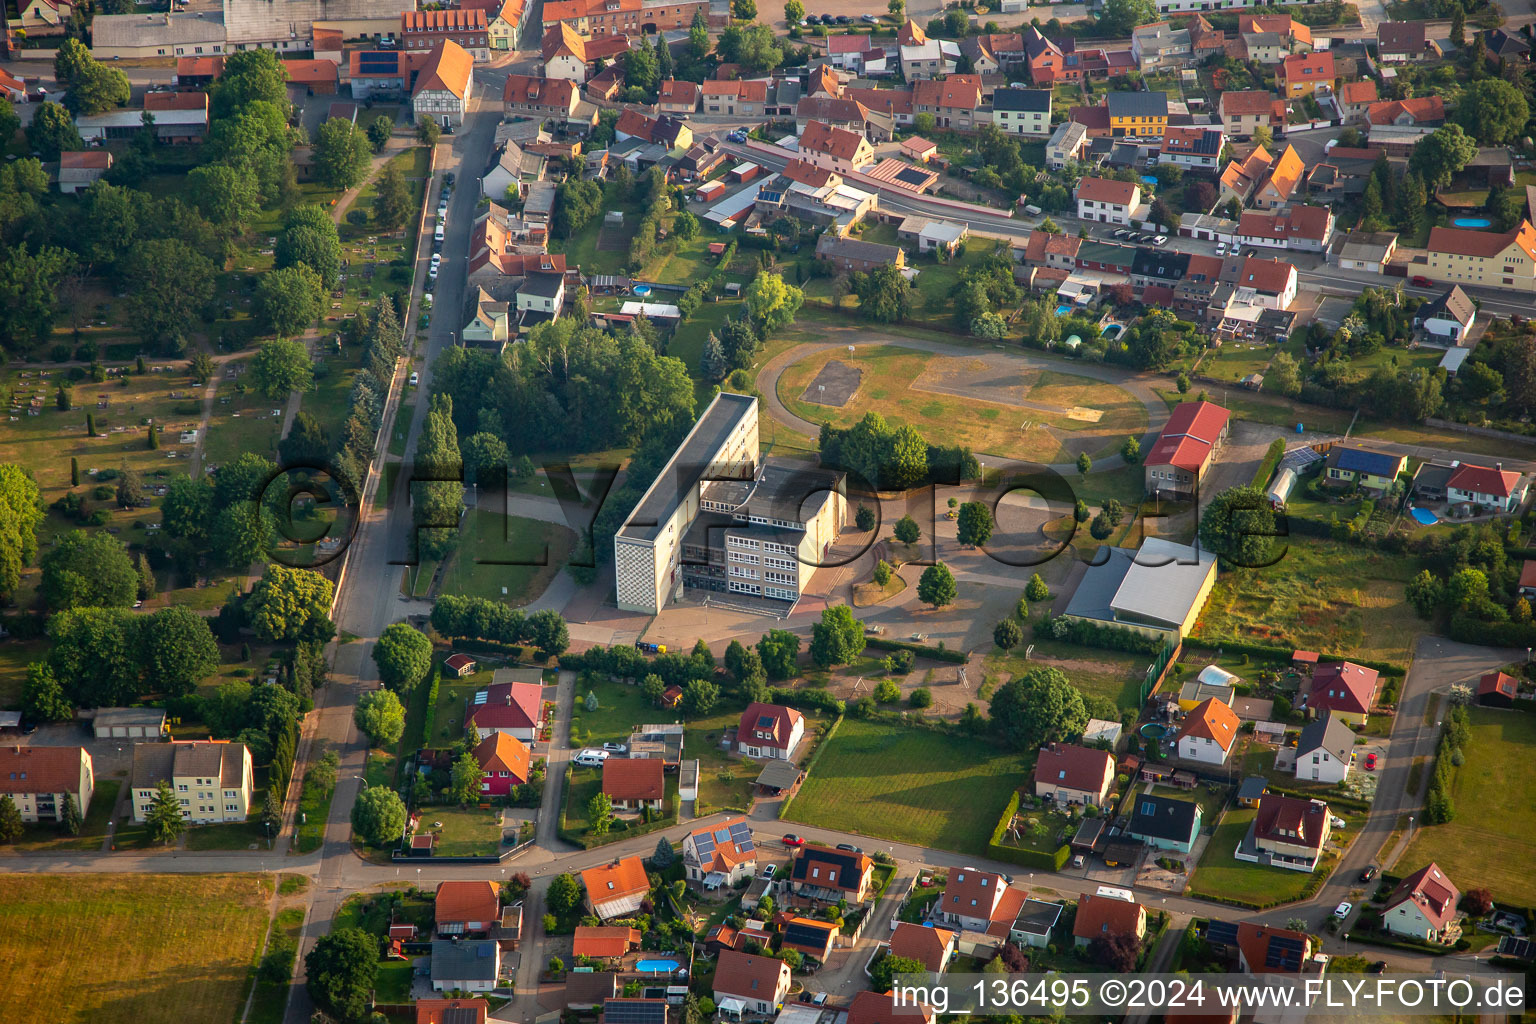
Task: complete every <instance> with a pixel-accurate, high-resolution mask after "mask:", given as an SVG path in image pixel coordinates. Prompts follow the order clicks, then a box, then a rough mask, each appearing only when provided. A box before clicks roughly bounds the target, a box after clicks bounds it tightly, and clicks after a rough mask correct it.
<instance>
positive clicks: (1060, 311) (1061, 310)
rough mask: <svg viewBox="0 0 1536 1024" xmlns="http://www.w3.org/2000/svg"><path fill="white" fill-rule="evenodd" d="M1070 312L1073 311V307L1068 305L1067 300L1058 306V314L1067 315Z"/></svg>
mask: <svg viewBox="0 0 1536 1024" xmlns="http://www.w3.org/2000/svg"><path fill="white" fill-rule="evenodd" d="M1070 312H1072V307H1071V306H1069V305H1067V304H1066V303H1065V302H1063V303H1062V304H1061V305H1059V306H1057V307H1056V315H1057V316H1066V315H1067V314H1068V313H1070Z"/></svg>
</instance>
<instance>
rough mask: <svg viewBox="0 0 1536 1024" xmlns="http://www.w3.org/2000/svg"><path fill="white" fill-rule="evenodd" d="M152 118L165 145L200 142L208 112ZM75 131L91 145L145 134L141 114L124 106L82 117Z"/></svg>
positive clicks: (179, 111)
mask: <svg viewBox="0 0 1536 1024" xmlns="http://www.w3.org/2000/svg"><path fill="white" fill-rule="evenodd" d="M106 17H114V15H106ZM151 116H153V117H154V119H155V137H156V138H157V139H159V141H160V142H162V143H165V144H168V145H190V144H193V143H197V142H201V141H202V139H203V136H205V135H207V134H208V111H207V109H206V108H205V107H204V106H203V105H201V104H198V105H196V106H195V107H193V108H192V109H186V108H177V107H172V108H171V109H166V110H160V111H158V112H155V113H153V114H152V115H151ZM75 130H76V131H78V132H79V133H80V138H81V139H82V140H83V141H84V142H86V143H87V144H88V145H92V146H94V145H99V144H101V143H103V142H127V141H129V140H131V139H133V138H135V137H136V136H138V135H139V134H140V133H142V132H143V131H144V111H143V110H135V109H133V108H132V107H126V108H122V109H118V110H108V111H105V112H103V113H100V114H81V115H80V116H79V117H77V118H75Z"/></svg>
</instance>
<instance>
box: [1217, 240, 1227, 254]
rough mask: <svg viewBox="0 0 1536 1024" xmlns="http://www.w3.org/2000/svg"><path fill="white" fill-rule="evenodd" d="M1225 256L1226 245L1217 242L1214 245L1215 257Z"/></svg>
mask: <svg viewBox="0 0 1536 1024" xmlns="http://www.w3.org/2000/svg"><path fill="white" fill-rule="evenodd" d="M1226 254H1227V243H1226V242H1217V243H1216V255H1217V256H1225V255H1226Z"/></svg>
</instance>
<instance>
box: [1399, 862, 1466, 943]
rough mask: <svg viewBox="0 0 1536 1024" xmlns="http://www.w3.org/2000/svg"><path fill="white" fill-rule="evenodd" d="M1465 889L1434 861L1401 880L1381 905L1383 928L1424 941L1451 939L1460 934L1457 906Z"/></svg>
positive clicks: (1448, 940)
mask: <svg viewBox="0 0 1536 1024" xmlns="http://www.w3.org/2000/svg"><path fill="white" fill-rule="evenodd" d="M1459 902H1461V890H1459V889H1457V888H1456V886H1455V885H1454V884H1453V883H1452V882H1451V880H1450V879H1449V878H1447V877H1445V872H1443V871H1441V870H1440V865H1438V864H1436V863H1435V862H1434V861H1430V862H1429V863H1428V864H1426V865H1424V866H1423V867H1422V868H1420V869H1419V870H1417V871H1415V872H1414V873H1413V874H1411V875H1409V876H1408V877H1406V878H1404V879H1403V880H1402V881H1401V882H1399V883H1397V888H1395V889H1393V890H1392V894H1391V895H1390V896H1388V897H1387V902H1386V905H1385V906H1383V907H1382V908H1381V927H1382V930H1383V931H1388V932H1391V933H1392V934H1393V935H1402V936H1404V937H1406V938H1410V939H1417V940H1419V941H1420V942H1450V941H1453V940H1454V939H1455V937H1456V933H1453V932H1452V930H1451V925H1452V924H1453V923H1454V922H1455V921H1456V905H1457V904H1458V903H1459Z"/></svg>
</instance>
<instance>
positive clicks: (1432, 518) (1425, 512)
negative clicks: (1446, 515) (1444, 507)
mask: <svg viewBox="0 0 1536 1024" xmlns="http://www.w3.org/2000/svg"><path fill="white" fill-rule="evenodd" d="M1408 514H1409V515H1411V516H1413V519H1414V522H1416V523H1418V524H1419V525H1421V526H1434V525H1435V524H1436V523H1438V522H1439V521H1440V517H1439V516H1437V515H1435V514H1434V513H1433V512H1431V511H1430V510H1429V509H1427V508H1410V509H1409V510H1408Z"/></svg>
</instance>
